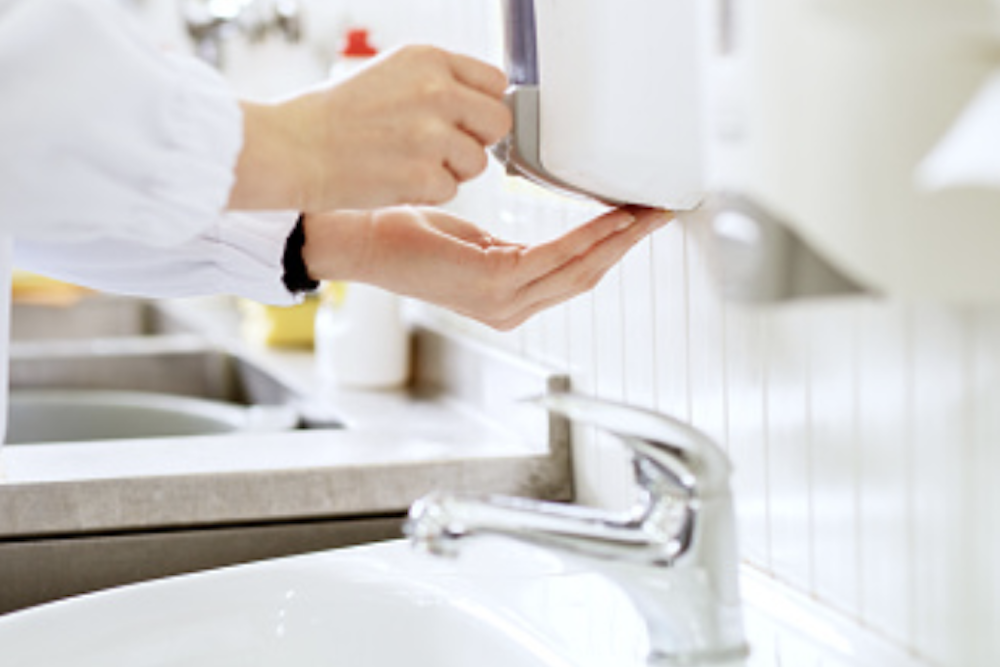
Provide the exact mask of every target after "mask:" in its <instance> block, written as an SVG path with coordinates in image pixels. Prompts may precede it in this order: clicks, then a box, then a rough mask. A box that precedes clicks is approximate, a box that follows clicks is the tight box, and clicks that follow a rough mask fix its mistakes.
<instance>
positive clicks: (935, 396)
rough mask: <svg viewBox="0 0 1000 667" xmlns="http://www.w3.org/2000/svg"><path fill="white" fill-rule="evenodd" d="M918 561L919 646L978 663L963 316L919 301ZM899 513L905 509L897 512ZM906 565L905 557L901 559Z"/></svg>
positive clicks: (945, 660) (931, 654)
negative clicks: (970, 583) (970, 602)
mask: <svg viewBox="0 0 1000 667" xmlns="http://www.w3.org/2000/svg"><path fill="white" fill-rule="evenodd" d="M913 324H914V328H913V351H914V378H913V385H914V413H913V417H912V427H913V440H914V455H915V457H914V466H915V469H914V483H915V485H916V488H917V489H918V492H917V493H916V494H915V501H916V502H915V507H914V510H915V512H914V516H913V527H914V528H913V529H914V531H915V540H914V548H913V552H912V553H911V554H910V555H909V558H908V559H907V561H908V562H909V563H911V564H912V566H913V567H914V568H915V572H914V574H915V577H914V582H915V590H914V595H915V604H914V610H915V612H916V618H915V632H914V642H913V644H914V647H915V649H916V650H917V651H918V652H919V653H920V654H921V655H923V656H926V657H927V658H928V659H929V660H931V661H936V662H937V663H940V664H942V665H956V666H958V665H965V664H970V663H969V662H968V661H967V660H966V657H967V655H966V649H967V645H966V642H965V640H964V635H963V632H962V631H963V626H964V624H965V620H964V619H965V613H966V610H965V609H964V608H963V603H964V600H963V599H962V595H961V592H962V591H961V585H960V584H959V582H961V581H962V577H963V576H964V575H963V570H964V569H965V568H966V567H967V562H966V558H965V554H963V553H962V552H961V549H960V546H961V543H962V540H961V536H962V531H963V528H964V524H965V522H966V521H967V520H968V518H967V516H966V514H965V513H966V512H967V510H968V508H966V507H965V504H964V502H963V495H964V489H965V484H966V483H967V482H968V481H969V480H968V477H967V466H968V462H967V461H966V447H965V443H966V442H967V437H968V432H969V430H970V429H969V427H968V425H967V424H965V423H964V422H963V417H964V415H965V409H964V405H963V401H964V398H965V395H964V391H965V388H966V384H965V377H963V371H964V368H963V366H964V365H963V363H962V354H963V350H962V348H963V344H964V342H965V341H964V331H963V320H962V319H961V317H960V316H959V315H958V314H956V313H955V312H954V311H953V310H951V309H946V308H940V307H933V306H922V307H919V308H915V309H914V320H913ZM893 520H897V521H898V520H899V517H893ZM901 565H905V563H904V564H901Z"/></svg>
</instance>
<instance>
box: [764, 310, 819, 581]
mask: <svg viewBox="0 0 1000 667" xmlns="http://www.w3.org/2000/svg"><path fill="white" fill-rule="evenodd" d="M808 316H809V310H808V308H807V307H805V306H802V305H799V304H791V305H786V306H783V307H781V308H778V309H776V310H774V311H773V312H772V313H771V314H770V315H769V316H768V317H767V319H766V332H767V334H766V335H767V348H766V349H767V351H766V355H767V356H766V357H765V359H766V363H767V388H766V392H767V394H766V397H767V398H766V400H767V412H766V419H767V434H768V440H767V464H768V478H767V489H766V492H767V494H768V496H769V501H768V512H769V528H770V535H769V538H770V549H771V567H772V568H773V569H774V571H775V572H776V573H780V575H781V577H782V579H783V580H784V581H786V582H787V583H789V584H791V585H792V586H795V587H796V588H798V589H799V590H802V591H806V590H809V588H810V586H811V583H812V572H811V570H810V566H811V561H810V546H811V535H812V525H811V523H810V521H809V518H810V514H811V507H810V503H811V500H812V499H811V496H810V493H809V484H810V477H809V476H810V472H811V466H810V462H809V456H810V441H809V437H810V426H809V423H808V414H809V412H808V406H809V382H808V379H809V359H808V347H807V342H808V332H809V319H808Z"/></svg>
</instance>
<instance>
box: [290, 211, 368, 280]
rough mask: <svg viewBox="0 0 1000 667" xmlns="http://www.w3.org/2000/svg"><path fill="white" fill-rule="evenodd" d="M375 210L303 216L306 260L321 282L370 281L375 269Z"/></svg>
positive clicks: (303, 247) (303, 252)
mask: <svg viewBox="0 0 1000 667" xmlns="http://www.w3.org/2000/svg"><path fill="white" fill-rule="evenodd" d="M372 219H373V213H372V212H371V211H335V212H332V213H316V214H313V213H307V214H305V215H303V216H302V228H303V233H304V243H303V245H302V261H303V263H304V265H305V268H306V270H307V271H308V273H309V275H310V276H312V277H313V278H315V279H317V280H344V281H353V282H366V281H367V280H368V279H369V277H370V268H371V261H370V257H371V236H372Z"/></svg>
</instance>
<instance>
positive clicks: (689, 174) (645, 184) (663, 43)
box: [496, 0, 705, 210]
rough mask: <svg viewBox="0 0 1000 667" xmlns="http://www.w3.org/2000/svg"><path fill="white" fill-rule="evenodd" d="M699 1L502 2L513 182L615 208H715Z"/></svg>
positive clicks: (505, 150)
mask: <svg viewBox="0 0 1000 667" xmlns="http://www.w3.org/2000/svg"><path fill="white" fill-rule="evenodd" d="M700 1H701V0H625V1H624V2H622V1H621V0H504V8H505V13H504V23H505V32H506V41H507V69H508V75H509V77H510V79H511V90H510V91H509V93H508V100H509V103H510V104H511V106H512V109H513V111H514V116H515V123H514V130H513V132H512V133H511V135H510V136H509V137H508V138H507V139H506V140H505V141H504V142H502V143H501V145H500V146H499V147H498V150H497V151H496V152H497V154H498V157H500V159H501V161H503V162H504V163H505V164H506V166H507V170H508V172H509V173H512V174H516V175H520V176H524V177H526V178H529V179H531V180H533V181H535V182H538V183H540V184H542V185H545V186H548V187H550V188H553V189H556V190H561V191H564V192H566V193H569V194H576V195H583V196H587V197H591V198H594V199H597V200H599V201H602V202H605V203H608V204H612V205H620V204H642V205H646V206H654V207H660V208H669V209H673V210H688V209H692V208H695V207H697V206H698V205H699V204H700V203H701V201H702V200H703V199H704V197H705V184H704V168H703V159H702V156H703V145H704V141H703V140H704V133H703V115H704V114H703V107H704V101H703V95H702V88H701V72H702V67H701V64H700V51H699V44H700V34H699V26H700V25H701V24H700V23H699V20H698V15H699V7H698V5H699V2H700Z"/></svg>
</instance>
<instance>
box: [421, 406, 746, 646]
mask: <svg viewBox="0 0 1000 667" xmlns="http://www.w3.org/2000/svg"><path fill="white" fill-rule="evenodd" d="M542 402H543V403H544V404H545V405H546V406H547V407H548V408H549V409H550V410H552V411H554V412H559V413H561V414H563V415H565V416H567V417H569V418H571V419H576V420H577V421H585V422H587V423H591V424H595V425H597V426H598V427H601V428H604V429H605V430H608V431H610V432H612V433H613V434H615V435H617V436H618V437H620V438H621V439H622V440H623V442H625V444H626V445H627V446H628V447H629V448H630V450H631V451H632V454H633V464H634V469H635V476H636V482H637V484H638V486H639V490H640V497H639V499H638V501H637V502H636V504H635V506H634V507H633V508H632V509H631V510H630V511H628V512H625V513H621V514H615V513H611V512H605V511H602V510H598V509H592V508H585V507H580V506H573V505H566V504H561V503H552V502H543V501H537V500H530V499H523V498H507V497H499V496H459V495H453V494H447V493H440V492H439V493H434V494H431V495H429V496H426V497H424V498H423V499H421V500H418V501H417V502H416V503H414V505H413V506H412V508H411V509H410V518H409V521H408V522H407V526H406V531H407V534H408V535H409V536H410V538H411V540H412V541H413V543H414V544H415V545H416V546H417V547H418V548H423V549H426V550H427V551H429V552H431V553H434V554H438V555H455V554H457V553H458V552H460V550H461V545H462V544H463V542H464V541H465V540H468V539H472V538H475V537H476V536H479V535H495V536H502V537H506V538H509V539H514V540H518V541H520V542H525V543H529V544H532V545H535V546H538V547H541V548H545V549H549V550H551V551H553V552H554V553H558V554H560V555H562V556H564V557H566V558H570V559H574V560H583V561H586V562H587V563H588V564H589V565H590V566H591V567H593V569H595V570H596V571H598V572H600V573H601V574H603V575H604V576H606V577H608V578H609V579H611V580H612V581H614V582H615V583H616V584H618V585H619V586H620V587H621V588H622V589H623V590H624V591H625V593H626V594H627V595H628V596H629V598H630V599H631V601H632V602H633V604H634V605H635V607H636V609H637V610H638V611H639V613H640V614H642V616H643V618H644V619H645V621H646V626H647V631H648V635H649V642H650V655H649V664H650V665H703V664H716V665H717V664H722V663H726V664H731V663H734V662H737V663H738V662H739V661H742V660H743V658H745V657H746V655H747V647H746V641H745V639H744V633H743V624H742V614H741V610H740V602H739V592H738V583H737V576H736V572H737V550H736V537H735V522H734V518H733V510H732V500H731V496H730V493H729V486H728V481H727V480H728V470H729V468H728V463H727V460H726V457H725V455H724V454H723V453H722V452H721V450H719V449H718V448H717V447H716V446H715V445H714V443H712V442H711V440H709V439H708V438H707V437H706V436H704V435H703V434H701V433H699V432H697V431H695V430H694V429H692V428H691V427H689V426H687V425H685V424H682V423H680V422H677V421H676V420H673V419H671V418H669V417H666V416H665V415H658V414H655V413H651V412H649V411H645V410H639V409H636V408H632V407H628V406H622V405H619V404H613V403H607V402H604V401H599V400H597V399H592V398H587V397H583V396H578V395H574V394H569V393H564V394H555V395H553V396H550V397H546V398H545V399H543V401H542Z"/></svg>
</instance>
